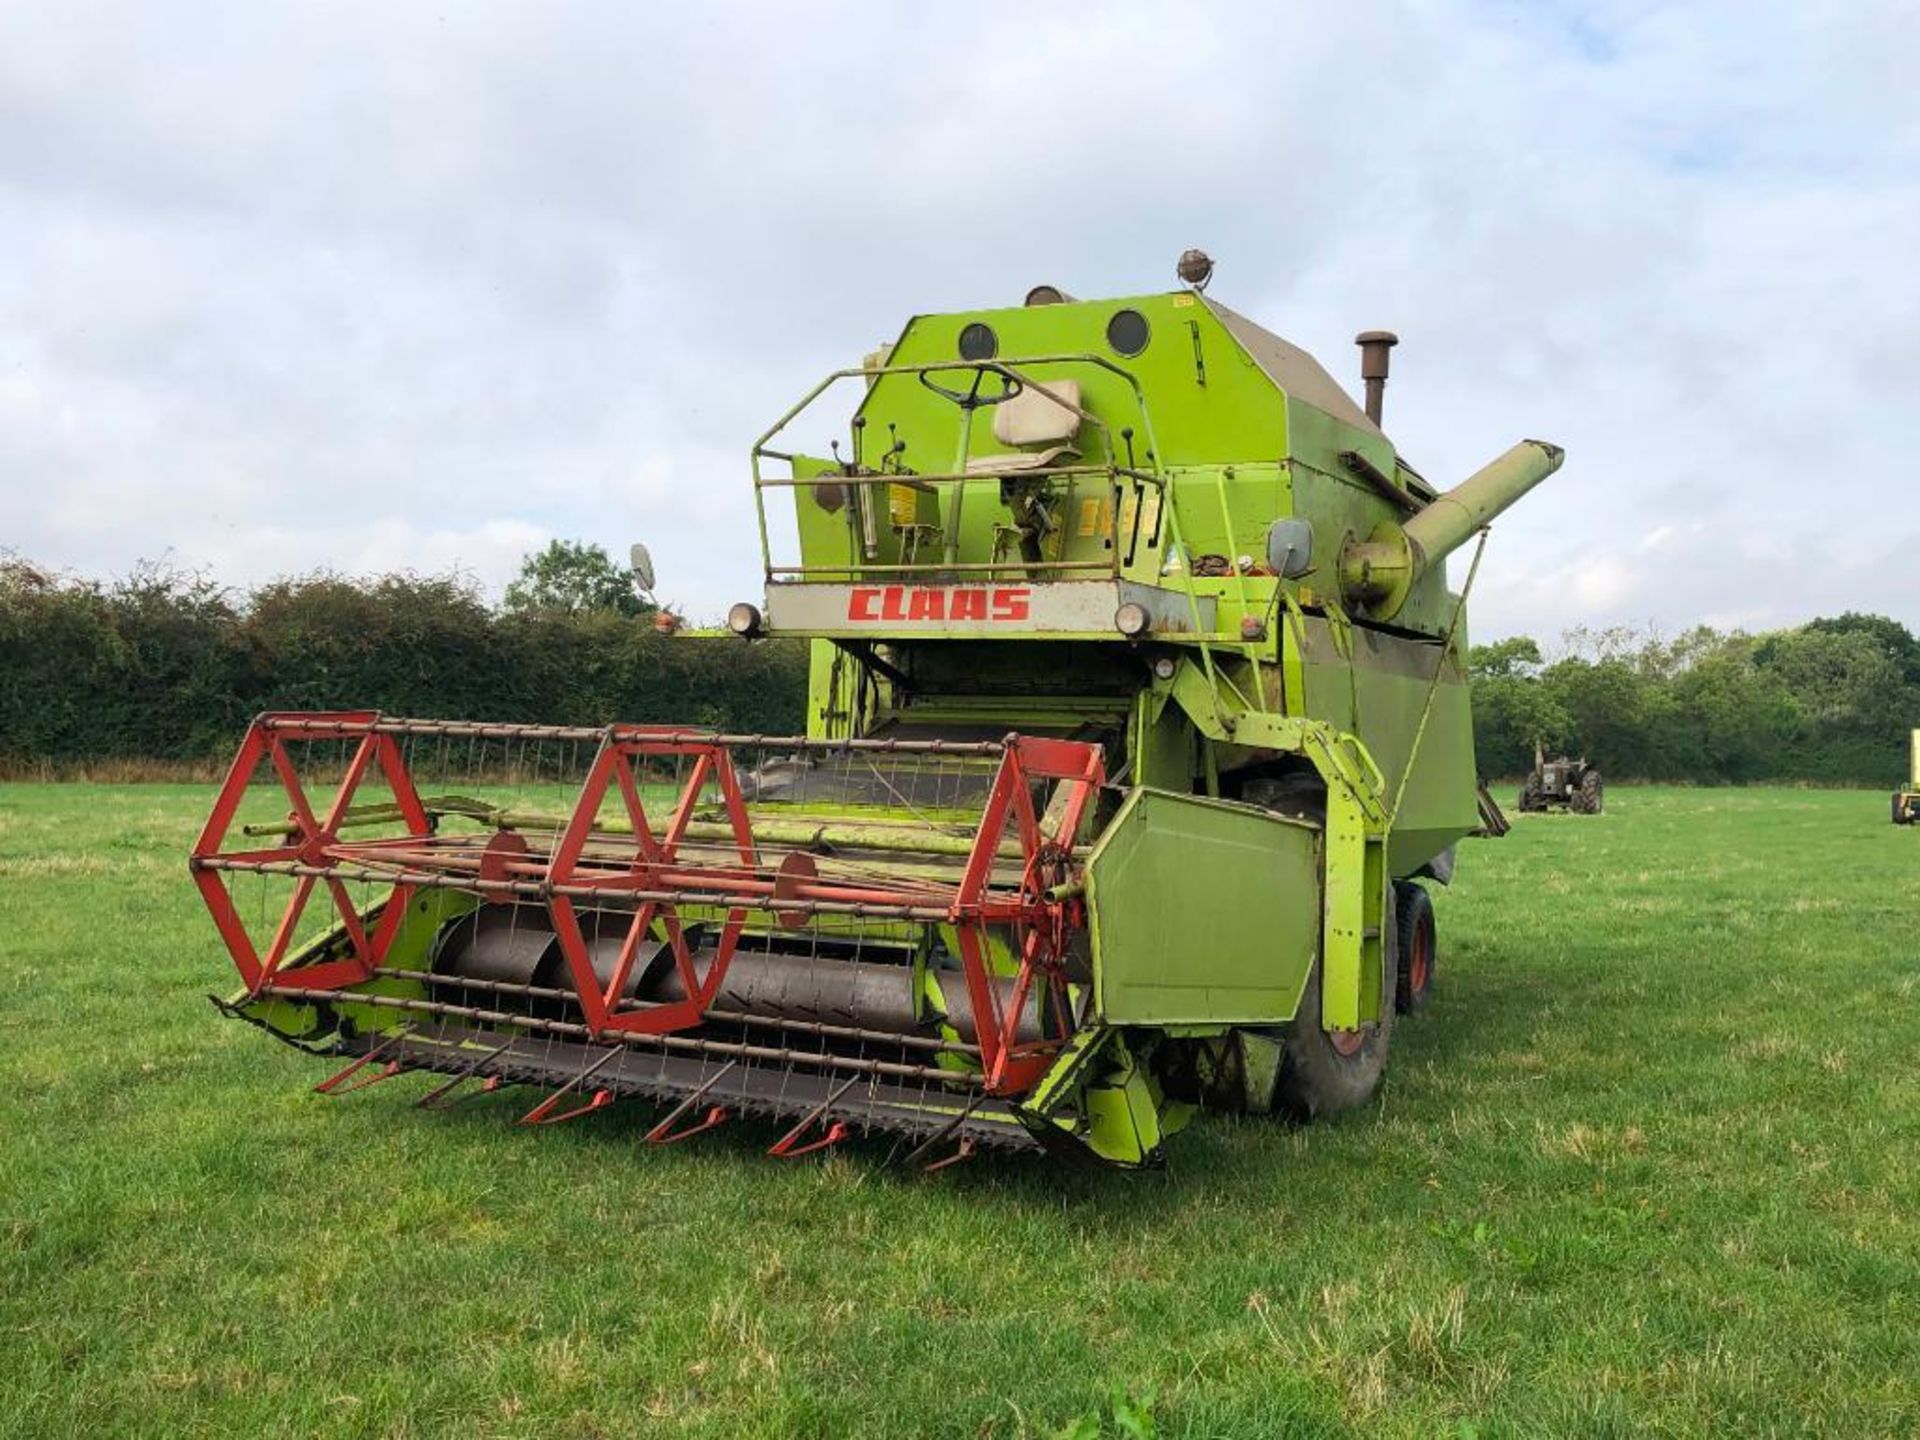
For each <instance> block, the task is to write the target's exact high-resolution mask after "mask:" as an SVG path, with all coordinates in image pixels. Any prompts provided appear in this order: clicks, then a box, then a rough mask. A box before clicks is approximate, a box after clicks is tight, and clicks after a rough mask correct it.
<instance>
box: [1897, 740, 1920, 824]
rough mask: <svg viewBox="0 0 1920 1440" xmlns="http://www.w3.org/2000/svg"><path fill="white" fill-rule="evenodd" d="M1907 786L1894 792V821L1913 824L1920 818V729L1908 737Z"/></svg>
mask: <svg viewBox="0 0 1920 1440" xmlns="http://www.w3.org/2000/svg"><path fill="white" fill-rule="evenodd" d="M1908 742H1909V746H1910V751H1909V756H1908V760H1907V777H1908V778H1907V788H1906V789H1904V790H1896V791H1894V792H1893V823H1894V824H1896V825H1911V824H1913V822H1914V820H1915V819H1916V818H1920V730H1915V731H1914V732H1913V733H1912V735H1911V736H1909V737H1908Z"/></svg>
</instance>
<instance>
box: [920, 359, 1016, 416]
mask: <svg viewBox="0 0 1920 1440" xmlns="http://www.w3.org/2000/svg"><path fill="white" fill-rule="evenodd" d="M961 369H965V370H970V371H972V372H973V381H972V383H971V384H969V385H968V386H967V388H966V389H964V390H950V389H948V388H947V387H946V386H945V385H942V384H941V383H940V382H939V381H937V380H935V379H934V378H933V376H934V375H935V373H945V372H946V371H948V370H961ZM989 375H993V376H995V377H997V378H998V379H999V381H1000V392H999V393H998V394H997V395H989V394H983V393H982V392H981V389H980V385H981V382H982V381H984V380H985V379H986V378H987V376H989ZM920 383H921V384H922V385H924V386H926V387H927V389H929V390H931V391H933V393H934V394H936V395H943V396H945V397H946V398H947V399H949V400H951V401H952V402H953V403H954V404H956V405H958V406H959V407H960V408H961V409H962V410H977V409H979V408H980V407H981V406H983V405H1004V404H1006V403H1007V401H1009V400H1011V399H1013V397H1014V396H1016V395H1018V394H1019V393H1020V392H1021V391H1022V390H1025V389H1026V388H1027V387H1026V385H1025V384H1023V383H1022V382H1021V381H1020V380H1017V379H1016V378H1014V377H1013V376H1012V375H1009V374H1008V373H1007V372H1006V371H1004V370H1001V369H998V368H995V369H988V368H987V367H986V366H984V365H966V366H962V365H943V366H941V367H940V371H939V372H935V371H931V370H922V371H921V372H920Z"/></svg>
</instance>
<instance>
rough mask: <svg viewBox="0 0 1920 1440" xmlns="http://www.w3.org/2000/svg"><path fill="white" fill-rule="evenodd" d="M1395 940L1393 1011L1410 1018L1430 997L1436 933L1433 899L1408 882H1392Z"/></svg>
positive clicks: (1424, 889)
mask: <svg viewBox="0 0 1920 1440" xmlns="http://www.w3.org/2000/svg"><path fill="white" fill-rule="evenodd" d="M1393 893H1394V910H1395V911H1396V913H1397V915H1398V919H1397V921H1396V922H1395V924H1394V927H1393V929H1394V938H1395V940H1396V942H1397V945H1398V948H1399V952H1400V953H1399V956H1398V959H1397V963H1396V964H1395V967H1394V968H1395V971H1396V972H1397V977H1398V983H1397V984H1396V986H1395V988H1394V997H1393V1001H1394V1009H1396V1010H1398V1011H1399V1012H1400V1013H1401V1014H1402V1015H1412V1014H1414V1013H1416V1012H1418V1011H1420V1010H1424V1009H1426V1007H1427V1001H1428V1000H1430V999H1432V998H1433V981H1434V972H1435V969H1436V965H1435V961H1436V959H1437V958H1438V954H1439V951H1438V947H1437V944H1436V942H1437V940H1438V934H1437V930H1436V927H1435V925H1434V919H1433V899H1432V897H1430V896H1429V895H1428V894H1427V889H1426V886H1424V885H1416V884H1414V883H1413V881H1411V880H1396V881H1394V882H1393Z"/></svg>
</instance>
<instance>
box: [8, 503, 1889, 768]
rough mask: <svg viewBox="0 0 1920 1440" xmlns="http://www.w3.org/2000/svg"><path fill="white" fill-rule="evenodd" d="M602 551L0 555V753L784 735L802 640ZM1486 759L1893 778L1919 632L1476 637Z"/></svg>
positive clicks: (1871, 621)
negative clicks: (488, 560)
mask: <svg viewBox="0 0 1920 1440" xmlns="http://www.w3.org/2000/svg"><path fill="white" fill-rule="evenodd" d="M653 619H654V610H653V606H652V605H651V604H650V603H649V602H648V601H646V600H643V599H642V598H641V597H639V596H637V595H636V594H635V593H634V591H633V588H632V585H631V583H630V577H629V576H628V575H627V573H626V571H625V570H624V569H623V568H621V567H619V566H617V565H615V564H614V563H613V562H612V561H611V560H610V559H609V558H608V557H607V555H606V553H605V552H604V551H603V550H601V549H599V547H597V546H591V545H577V544H569V543H567V542H560V541H556V542H554V544H552V545H550V546H549V547H548V548H547V549H546V550H544V551H542V552H541V553H539V554H537V555H531V556H528V557H527V559H526V562H525V563H524V564H523V566H522V567H521V572H520V575H519V578H518V579H517V580H515V582H514V583H513V584H512V585H511V586H509V587H508V589H507V592H506V596H505V598H504V600H503V601H502V603H501V604H499V605H498V606H494V605H489V604H488V603H487V602H486V600H485V598H484V597H483V596H482V595H481V593H480V591H479V590H478V588H477V587H476V586H475V585H474V584H473V583H472V582H471V581H470V580H466V579H462V578H460V577H454V576H430V577H424V578H423V577H419V576H412V575H388V576H380V577H375V578H372V579H366V580H351V579H346V578H343V577H340V576H337V575H330V574H316V575H308V576H302V577H298V578H293V579H284V580H275V581H272V582H269V583H267V584H265V585H261V586H258V587H256V588H254V589H253V590H251V591H248V592H245V593H236V592H234V591H232V590H229V589H227V588H226V587H223V586H220V585H218V584H216V583H214V582H213V581H211V580H209V579H207V578H205V577H203V576H198V575H193V574H186V573H181V572H178V571H173V570H168V569H165V568H156V567H145V568H142V569H140V570H138V571H136V572H135V573H134V574H132V575H130V576H127V577H126V578H124V579H120V580H116V581H111V582H105V583H102V582H97V581H91V580H84V579H75V578H72V577H65V576H59V575H55V574H51V573H49V572H47V571H44V570H42V569H40V568H38V567H35V566H33V565H31V564H29V563H27V562H25V561H22V560H18V559H11V560H9V559H5V558H4V557H0V764H4V765H6V766H8V767H10V768H18V767H21V766H25V765H32V766H42V765H54V766H60V765H67V764H85V763H88V762H96V761H102V760H117V759H125V760H155V761H185V762H195V763H199V762H205V761H208V760H213V759H217V758H220V757H223V756H224V755H226V754H227V753H229V752H230V751H231V749H232V746H233V745H234V743H235V741H236V739H237V737H238V736H239V734H240V732H241V730H242V729H243V728H244V726H245V725H246V722H247V720H248V719H249V718H250V717H251V716H253V715H255V714H257V713H259V712H260V711H262V710H275V709H286V710H324V709H358V708H377V709H381V710H385V711H387V712H389V713H392V714H411V715H433V716H440V717H445V718H449V719H494V720H502V721H526V722H534V723H541V722H545V723H553V724H568V725H598V724H605V723H606V722H608V721H610V720H614V719H621V720H628V721H633V722H638V723H655V722H659V723H676V722H677V723H688V724H698V725H711V726H716V727H721V728H725V729H730V730H737V731H747V732H757V733H765V734H782V733H790V732H792V731H795V730H798V729H799V728H800V727H801V725H802V723H803V720H802V717H803V715H804V706H805V695H806V673H807V657H806V649H805V646H804V645H803V644H801V643H797V642H790V641H778V640H769V641H760V642H756V643H754V644H751V645H746V644H740V643H737V642H731V641H727V642H722V641H715V642H711V643H700V642H689V641H687V640H685V639H682V638H676V637H674V636H671V635H667V634H662V633H660V631H659V629H658V628H657V627H656V626H655V624H654V623H653ZM1469 667H1470V671H1471V674H1472V679H1473V689H1474V730H1475V735H1476V739H1477V740H1478V745H1479V759H1480V769H1481V772H1482V773H1483V774H1484V775H1487V776H1489V777H1496V776H1513V775H1518V774H1520V773H1522V772H1524V771H1525V770H1526V769H1527V768H1528V766H1529V765H1530V764H1531V763H1532V759H1533V747H1534V744H1535V742H1536V740H1537V741H1539V742H1540V743H1542V744H1544V745H1545V746H1546V747H1547V748H1548V750H1549V751H1566V752H1569V753H1575V754H1584V755H1585V756H1586V757H1587V758H1588V759H1589V760H1591V761H1593V762H1594V763H1595V764H1597V765H1598V766H1600V767H1601V769H1602V770H1603V771H1604V772H1605V773H1606V774H1607V775H1608V776H1610V777H1612V778H1614V779H1646V780H1682V781H1693V782H1697V783H1730V784H1742V783H1748V782H1753V781H1764V780H1789V781H1811V782H1815V783H1824V784H1864V785H1891V784H1893V783H1895V782H1896V781H1898V780H1900V779H1902V778H1903V777H1904V776H1905V774H1906V765H1907V758H1906V757H1907V738H1906V737H1907V732H1908V729H1909V727H1910V726H1912V725H1914V724H1915V723H1916V722H1920V640H1916V639H1915V637H1914V636H1913V635H1912V634H1911V633H1910V632H1909V631H1908V630H1907V629H1906V627H1905V626H1903V625H1901V624H1900V623H1899V622H1897V621H1894V620H1891V619H1888V618H1886V617H1885V616H1879V615H1856V614H1846V615H1841V616H1838V617H1835V618H1831V619H1820V620H1814V621H1811V622H1810V623H1808V624H1806V625H1802V626H1799V627H1798V628H1796V629H1790V630H1778V631H1773V632H1771V633H1767V634H1758V635H1755V634H1746V633H1743V632H1739V631H1734V632H1724V631H1718V630H1713V629H1710V628H1708V627H1705V626H1701V627H1698V628H1696V629H1693V630H1689V631H1687V632H1686V633H1685V634H1683V635H1680V636H1678V637H1677V638H1674V639H1666V638H1663V637H1661V636H1659V635H1656V634H1649V633H1644V632H1635V631H1627V630H1605V631H1574V632H1572V633H1571V634H1569V635H1568V636H1567V637H1565V641H1564V644H1563V646H1562V650H1561V653H1559V654H1557V655H1554V656H1552V657H1551V658H1550V657H1549V656H1548V655H1547V654H1546V653H1545V652H1544V651H1543V650H1542V647H1541V646H1540V644H1539V643H1538V642H1537V641H1535V640H1533V639H1530V638H1527V637H1524V636H1522V637H1517V638H1514V639H1509V640H1502V641H1499V642H1497V643H1495V644H1491V645H1481V646H1476V647H1474V648H1473V649H1472V651H1471V652H1470V654H1469Z"/></svg>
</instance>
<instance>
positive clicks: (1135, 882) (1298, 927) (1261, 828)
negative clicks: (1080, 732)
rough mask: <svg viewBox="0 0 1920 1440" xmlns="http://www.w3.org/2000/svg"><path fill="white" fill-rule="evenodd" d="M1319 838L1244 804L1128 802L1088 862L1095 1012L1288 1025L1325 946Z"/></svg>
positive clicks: (1107, 1016) (1144, 798)
mask: <svg viewBox="0 0 1920 1440" xmlns="http://www.w3.org/2000/svg"><path fill="white" fill-rule="evenodd" d="M1319 838H1320V832H1319V830H1318V829H1317V828H1316V827H1314V826H1311V825H1308V824H1306V823H1304V822H1302V821H1298V820H1290V819H1285V818H1282V817H1280V816H1276V815H1272V814H1269V813H1267V812H1266V811H1263V810H1258V809H1255V808H1254V807H1252V806H1248V805H1235V804H1230V803H1226V802H1222V801H1217V800H1204V799H1196V798H1194V797H1192V796H1187V795H1173V794H1168V793H1166V792H1164V791H1159V790H1145V789H1136V790H1134V791H1133V792H1132V793H1131V794H1129V795H1128V797H1127V799H1126V801H1125V802H1124V803H1123V804H1122V805H1121V807H1120V810H1119V813H1118V814H1117V815H1115V816H1114V818H1113V820H1112V821H1111V822H1110V823H1109V824H1108V825H1107V827H1106V829H1105V830H1104V831H1103V832H1102V833H1101V836H1100V838H1099V840H1098V841H1097V842H1096V843H1095V845H1094V848H1093V854H1092V855H1091V857H1090V858H1089V859H1088V861H1087V914H1088V919H1089V923H1090V928H1091V930H1092V936H1093V975H1094V996H1095V1005H1096V1009H1097V1013H1098V1014H1099V1015H1100V1017H1101V1018H1102V1019H1103V1020H1105V1021H1107V1022H1108V1023H1110V1024H1131V1025H1137V1024H1156V1025H1160V1024H1180V1023H1187V1024H1193V1023H1205V1022H1227V1023H1236V1022H1237V1023H1269V1024H1271V1023H1278V1022H1280V1021H1284V1020H1289V1019H1291V1018H1292V1017H1293V1014H1294V1012H1295V1010H1297V1009H1298V1008H1299V1004H1300V992H1301V990H1302V989H1303V988H1304V987H1305V985H1306V983H1307V975H1308V973H1309V971H1311V969H1312V968H1313V962H1314V958H1315V956H1316V955H1317V954H1318V953H1319V948H1320V904H1319V893H1320V878H1319V877H1320V844H1319Z"/></svg>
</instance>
